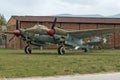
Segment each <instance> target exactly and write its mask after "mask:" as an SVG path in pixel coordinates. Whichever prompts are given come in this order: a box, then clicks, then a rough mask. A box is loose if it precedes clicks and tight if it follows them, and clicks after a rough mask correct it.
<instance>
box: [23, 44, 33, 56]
mask: <svg viewBox="0 0 120 80" xmlns="http://www.w3.org/2000/svg"><path fill="white" fill-rule="evenodd" d="M24 51H25V53H26V54H31V53H32V50H31V48H30V47H29V46H28V45H27V46H26V47H25V50H24Z"/></svg>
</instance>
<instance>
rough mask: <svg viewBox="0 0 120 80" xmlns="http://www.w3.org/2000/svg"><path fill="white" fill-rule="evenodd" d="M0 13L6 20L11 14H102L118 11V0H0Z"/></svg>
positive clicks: (111, 13) (119, 9)
mask: <svg viewBox="0 0 120 80" xmlns="http://www.w3.org/2000/svg"><path fill="white" fill-rule="evenodd" d="M0 13H1V14H3V15H4V16H5V18H6V19H7V20H8V19H9V18H10V17H11V16H12V15H19V16H22V15H33V16H48V15H56V14H73V15H87V14H88V15H90V14H100V15H103V16H109V15H115V14H118V13H120V1H119V0H0Z"/></svg>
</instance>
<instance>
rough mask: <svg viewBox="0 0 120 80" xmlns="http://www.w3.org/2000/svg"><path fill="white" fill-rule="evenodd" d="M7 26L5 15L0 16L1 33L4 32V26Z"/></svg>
mask: <svg viewBox="0 0 120 80" xmlns="http://www.w3.org/2000/svg"><path fill="white" fill-rule="evenodd" d="M4 25H6V19H5V18H4V15H2V14H0V31H2V26H4Z"/></svg>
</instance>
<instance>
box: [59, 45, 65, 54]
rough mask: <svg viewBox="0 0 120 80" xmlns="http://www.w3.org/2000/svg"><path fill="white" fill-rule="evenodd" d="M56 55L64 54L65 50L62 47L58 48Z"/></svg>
mask: <svg viewBox="0 0 120 80" xmlns="http://www.w3.org/2000/svg"><path fill="white" fill-rule="evenodd" d="M58 54H60V55H62V54H65V49H64V47H63V46H60V47H59V48H58Z"/></svg>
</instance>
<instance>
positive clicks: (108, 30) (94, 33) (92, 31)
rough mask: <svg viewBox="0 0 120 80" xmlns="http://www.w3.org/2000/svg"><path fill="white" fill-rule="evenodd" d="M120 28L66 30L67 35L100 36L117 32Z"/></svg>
mask: <svg viewBox="0 0 120 80" xmlns="http://www.w3.org/2000/svg"><path fill="white" fill-rule="evenodd" d="M119 31H120V28H101V29H89V30H76V31H68V32H67V34H68V35H69V36H72V37H75V38H79V39H82V38H87V37H92V36H102V35H107V34H110V33H113V32H119Z"/></svg>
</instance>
